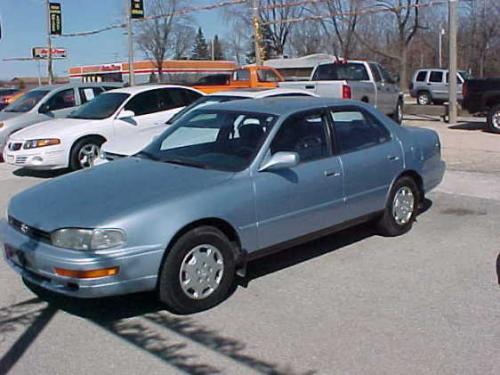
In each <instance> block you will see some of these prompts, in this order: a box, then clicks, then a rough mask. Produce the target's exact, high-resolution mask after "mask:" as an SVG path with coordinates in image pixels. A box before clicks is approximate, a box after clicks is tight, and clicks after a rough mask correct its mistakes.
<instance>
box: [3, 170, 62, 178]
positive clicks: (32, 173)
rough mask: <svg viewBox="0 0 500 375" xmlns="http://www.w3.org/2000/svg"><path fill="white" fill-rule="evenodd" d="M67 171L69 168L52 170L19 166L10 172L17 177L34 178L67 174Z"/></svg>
mask: <svg viewBox="0 0 500 375" xmlns="http://www.w3.org/2000/svg"><path fill="white" fill-rule="evenodd" d="M69 172H70V171H69V169H56V170H53V171H39V170H35V169H26V168H21V169H16V170H15V171H14V172H12V173H13V174H14V175H15V176H17V177H35V178H44V179H49V178H54V177H59V176H62V175H64V174H67V173H69Z"/></svg>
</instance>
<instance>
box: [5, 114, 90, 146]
mask: <svg viewBox="0 0 500 375" xmlns="http://www.w3.org/2000/svg"><path fill="white" fill-rule="evenodd" d="M93 122H95V120H81V119H74V118H61V119H54V120H50V121H44V122H41V123H38V124H35V125H31V126H28V127H27V128H25V129H23V130H20V131H18V132H16V133H14V134H13V135H12V137H11V139H12V140H15V141H27V140H30V139H43V138H60V137H64V136H65V135H69V134H75V133H77V132H79V129H82V128H87V127H89V126H91V124H92V123H93Z"/></svg>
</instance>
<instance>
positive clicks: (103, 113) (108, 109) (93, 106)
mask: <svg viewBox="0 0 500 375" xmlns="http://www.w3.org/2000/svg"><path fill="white" fill-rule="evenodd" d="M129 96H130V95H129V94H126V93H122V92H115V93H111V92H110V93H105V94H102V95H99V96H98V97H96V98H94V99H92V100H91V101H90V102H88V103H85V104H84V105H82V106H81V107H80V108H78V109H76V110H75V111H73V112H72V113H71V114H70V115H69V116H68V117H69V118H77V119H84V120H102V119H105V118H108V117H110V116H111V115H112V114H113V113H115V112H116V110H117V109H118V108H119V107H120V106H121V105H122V104H123V102H124V101H125V100H126V99H127V98H128V97H129Z"/></svg>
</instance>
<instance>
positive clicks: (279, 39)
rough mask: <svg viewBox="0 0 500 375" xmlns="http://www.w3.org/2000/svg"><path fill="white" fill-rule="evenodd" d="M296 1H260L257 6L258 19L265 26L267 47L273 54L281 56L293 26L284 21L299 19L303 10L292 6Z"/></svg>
mask: <svg viewBox="0 0 500 375" xmlns="http://www.w3.org/2000/svg"><path fill="white" fill-rule="evenodd" d="M295 2H296V0H261V1H260V4H259V13H260V19H261V20H262V22H263V23H264V24H265V25H267V29H268V33H267V35H268V37H269V39H270V40H269V41H268V43H269V45H270V46H271V48H272V50H273V54H274V55H275V56H277V57H280V56H283V53H284V51H285V46H286V43H287V41H288V38H289V36H290V31H291V30H292V28H293V26H294V24H293V23H290V22H284V21H285V20H289V19H293V18H296V17H300V15H301V14H302V12H303V8H301V7H298V6H293V3H295Z"/></svg>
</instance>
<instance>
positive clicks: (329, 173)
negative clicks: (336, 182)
mask: <svg viewBox="0 0 500 375" xmlns="http://www.w3.org/2000/svg"><path fill="white" fill-rule="evenodd" d="M324 175H325V177H339V176H340V172H337V171H325V172H324Z"/></svg>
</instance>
